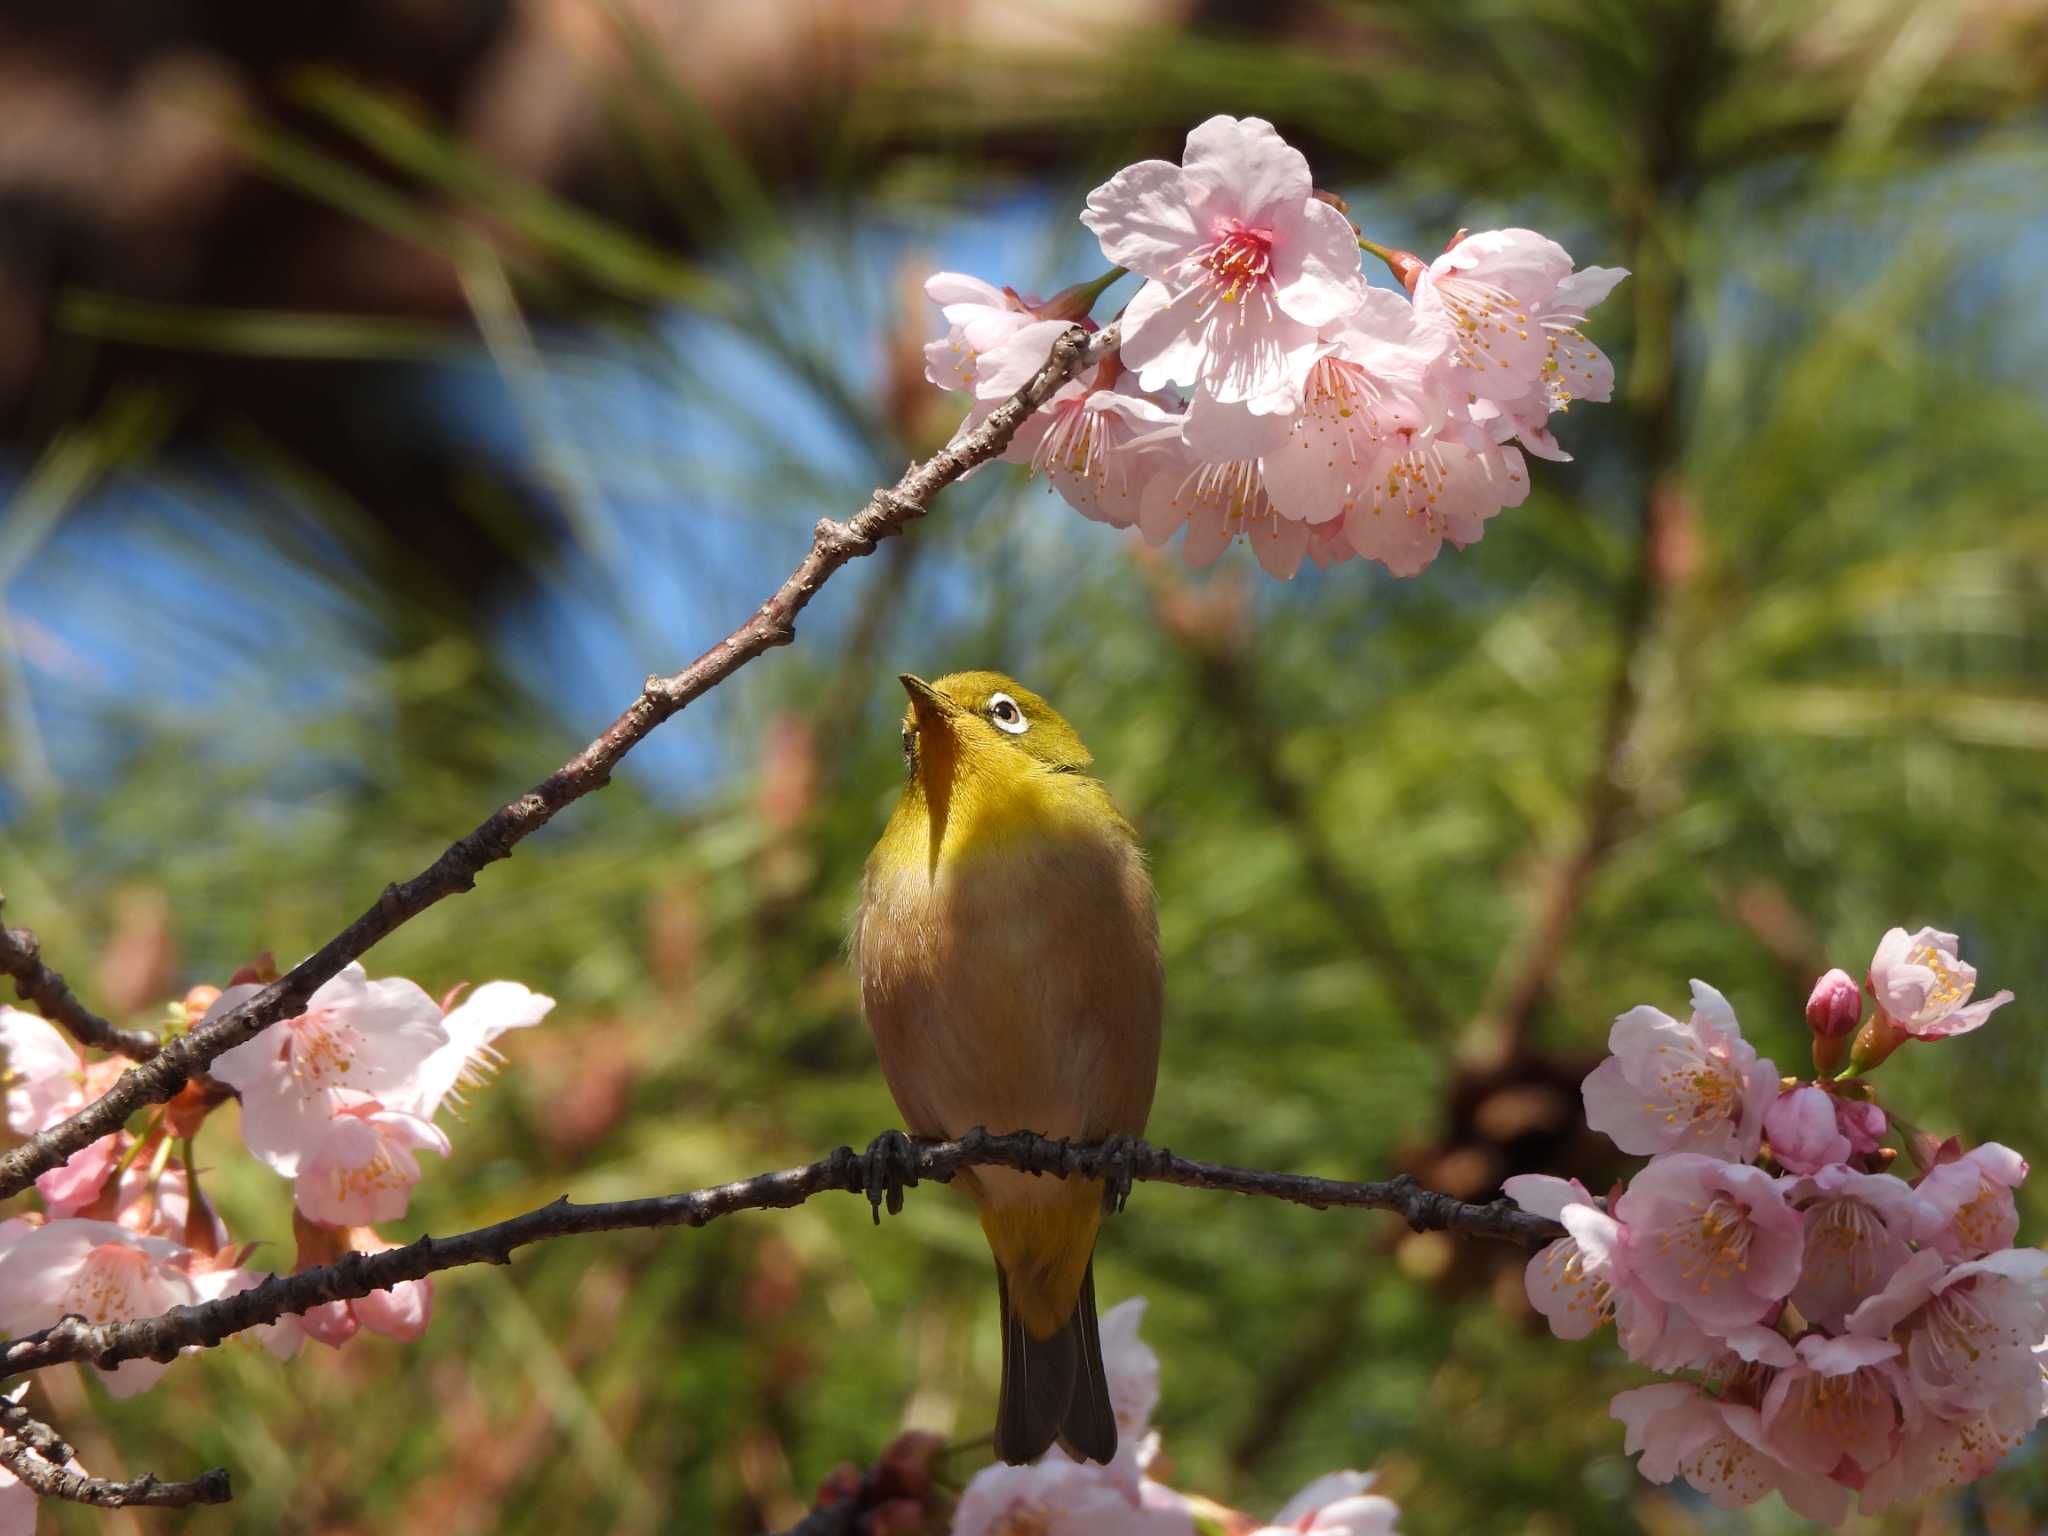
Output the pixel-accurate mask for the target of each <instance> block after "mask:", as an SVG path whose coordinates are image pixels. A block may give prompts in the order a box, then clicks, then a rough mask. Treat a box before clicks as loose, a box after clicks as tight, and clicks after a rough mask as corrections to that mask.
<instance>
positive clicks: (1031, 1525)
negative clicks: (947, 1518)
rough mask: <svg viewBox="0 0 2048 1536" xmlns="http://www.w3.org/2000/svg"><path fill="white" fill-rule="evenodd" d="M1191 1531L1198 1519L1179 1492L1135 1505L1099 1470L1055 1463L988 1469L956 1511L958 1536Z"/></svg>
mask: <svg viewBox="0 0 2048 1536" xmlns="http://www.w3.org/2000/svg"><path fill="white" fill-rule="evenodd" d="M1155 1486H1156V1485H1155ZM1160 1492H1161V1494H1166V1492H1167V1491H1166V1490H1161V1491H1160ZM1194 1531H1195V1520H1194V1516H1193V1515H1192V1514H1191V1513H1190V1512H1189V1510H1188V1507H1187V1503H1186V1501H1185V1500H1182V1499H1180V1498H1179V1497H1178V1496H1177V1495H1170V1496H1168V1497H1160V1496H1158V1495H1155V1496H1154V1500H1153V1502H1151V1503H1149V1504H1147V1503H1137V1502H1133V1501H1132V1500H1131V1499H1130V1497H1129V1496H1128V1495H1126V1494H1125V1493H1124V1491H1123V1490H1122V1489H1121V1488H1119V1487H1118V1486H1117V1485H1116V1484H1115V1483H1113V1482H1111V1481H1110V1480H1108V1479H1107V1478H1104V1477H1103V1476H1101V1475H1100V1469H1098V1468H1095V1467H1089V1466H1082V1465H1080V1464H1078V1463H1075V1462H1072V1461H1067V1460H1053V1459H1050V1458H1048V1459H1047V1460H1045V1461H1041V1462H1036V1463H1034V1464H1032V1465H1031V1466H1026V1467H1008V1466H1003V1465H1001V1464H997V1465H995V1466H991V1467H984V1468H983V1469H982V1470H981V1471H979V1472H977V1473H976V1474H975V1475H974V1478H973V1480H972V1481H971V1482H969V1483H968V1485H967V1487H966V1489H965V1491H964V1492H962V1493H961V1495H960V1502H959V1504H958V1506H957V1507H956V1508H955V1510H954V1512H953V1536H1194Z"/></svg>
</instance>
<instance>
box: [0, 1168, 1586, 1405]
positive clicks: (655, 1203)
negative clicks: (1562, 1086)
mask: <svg viewBox="0 0 2048 1536" xmlns="http://www.w3.org/2000/svg"><path fill="white" fill-rule="evenodd" d="M990 1165H992V1166H997V1167H1004V1168H1016V1169H1021V1170H1022V1171H1024V1172H1027V1173H1034V1174H1042V1175H1047V1176H1052V1177H1060V1178H1087V1179H1097V1178H1102V1179H1108V1180H1110V1181H1111V1182H1113V1183H1114V1182H1116V1181H1119V1180H1120V1179H1121V1178H1122V1177H1124V1176H1128V1178H1129V1179H1131V1180H1133V1181H1149V1182H1153V1183H1161V1184H1178V1185H1180V1186H1182V1187H1183V1188H1186V1189H1212V1190H1220V1191H1224V1192H1226V1193H1230V1194H1239V1195H1255V1196H1260V1197H1263V1198H1266V1199H1272V1200H1285V1201H1289V1202H1291V1203H1293V1204H1295V1205H1306V1206H1310V1207H1313V1208H1314V1209H1316V1210H1329V1209H1334V1208H1340V1207H1341V1208H1347V1209H1363V1210H1378V1211H1392V1212H1394V1213H1396V1214H1397V1215H1399V1216H1400V1217H1401V1219H1402V1220H1404V1221H1406V1222H1407V1223H1408V1225H1409V1226H1411V1227H1413V1228H1415V1230H1417V1231H1418V1232H1422V1231H1442V1232H1458V1233H1464V1234H1466V1235H1469V1236H1474V1237H1489V1238H1496V1239H1499V1240H1502V1241H1505V1242H1510V1243H1515V1244H1518V1245H1520V1246H1522V1247H1524V1248H1538V1247H1541V1246H1542V1245H1543V1244H1545V1243H1548V1242H1550V1241H1552V1240H1553V1239H1555V1238H1558V1237H1561V1236H1563V1235H1564V1229H1563V1228H1562V1227H1560V1226H1558V1225H1557V1224H1556V1223H1555V1222H1551V1221H1547V1220H1545V1219H1544V1218H1542V1217H1539V1216H1532V1215H1530V1214H1529V1213H1528V1212H1526V1211H1523V1210H1521V1209H1519V1208H1518V1207H1516V1206H1515V1205H1514V1204H1512V1203H1511V1202H1509V1201H1506V1200H1495V1201H1492V1202H1491V1203H1489V1204H1486V1205H1475V1204H1471V1203H1468V1202H1466V1201H1462V1200H1453V1199H1452V1198H1451V1197H1450V1196H1448V1195H1443V1194H1438V1193H1437V1192H1435V1191H1434V1190H1428V1189H1424V1188H1423V1187H1422V1186H1421V1185H1420V1184H1418V1183H1416V1182H1415V1180H1414V1179H1412V1178H1409V1177H1407V1176H1406V1175H1403V1176H1401V1177H1399V1178H1393V1179H1381V1180H1373V1181H1369V1182H1362V1183H1360V1182H1352V1181H1348V1180H1344V1179H1323V1178H1316V1177H1313V1176H1310V1175H1307V1174H1298V1173H1269V1172H1266V1171H1264V1170H1261V1169H1254V1168H1233V1167H1228V1166H1226V1165H1224V1164H1221V1163H1206V1162H1198V1161H1196V1160H1194V1159H1192V1158H1185V1157H1178V1156H1175V1155H1174V1154H1173V1153H1172V1152H1170V1151H1168V1150H1167V1149H1166V1148H1164V1147H1155V1146H1151V1145H1149V1144H1147V1143H1145V1142H1142V1141H1131V1142H1127V1143H1122V1144H1113V1145H1108V1146H1105V1145H1102V1144H1091V1145H1088V1146H1075V1145H1073V1144H1071V1143H1069V1142H1065V1141H1051V1140H1048V1139H1047V1138H1045V1137H1043V1136H1037V1135H1034V1134H1033V1133H1031V1132H1029V1131H1016V1132H1012V1133H1009V1134H1007V1135H1001V1136H997V1135H992V1134H990V1133H988V1132H986V1131H981V1130H974V1131H970V1132H968V1133H967V1134H966V1135H965V1136H962V1137H960V1138H959V1139H958V1140H955V1141H911V1140H907V1139H905V1138H902V1137H897V1136H889V1137H883V1138H881V1139H880V1140H878V1141H877V1142H876V1144H875V1145H874V1146H873V1147H871V1148H869V1150H868V1151H867V1152H865V1153H858V1154H857V1153H855V1152H854V1151H853V1150H852V1149H851V1148H849V1147H841V1148H839V1149H838V1150H837V1151H835V1152H833V1153H832V1154H831V1155H830V1156H829V1157H824V1158H820V1159H819V1160H818V1161H816V1162H814V1163H806V1164H804V1165H802V1166H801V1167H796V1168H784V1169H781V1170H779V1171H777V1172H774V1173H762V1174H757V1175H755V1176H754V1177H753V1178H750V1179H741V1180H739V1181H738V1182H736V1183H732V1184H720V1185H716V1186H714V1187H712V1188H710V1189H699V1190H694V1191H691V1192H689V1193H687V1194H675V1195H654V1196H648V1197H646V1198H643V1199H638V1200H612V1201H603V1202H598V1203H594V1204H589V1205H578V1204H576V1203H575V1202H573V1201H571V1200H570V1199H569V1198H568V1197H567V1196H564V1197H563V1198H561V1199H559V1200H556V1201H554V1202H553V1203H552V1204H549V1205H544V1206H542V1207H540V1208H539V1209H538V1210H532V1211H527V1212H525V1213H524V1214H523V1215H519V1216H514V1217H512V1218H510V1219H509V1220H506V1221H501V1222H497V1223H495V1224H493V1225H491V1226H488V1227H479V1228H477V1229H476V1230H475V1231H472V1232H463V1233H460V1234H458V1235H456V1236H454V1237H422V1238H420V1239H419V1240H418V1241H417V1242H414V1243H410V1244H408V1245H406V1246H405V1247H403V1248H392V1249H387V1250H386V1251H384V1252H382V1253H375V1254H364V1253H350V1254H345V1255H343V1256H342V1257H341V1258H340V1259H338V1260H337V1261H336V1262H334V1263H332V1264H324V1265H320V1266H317V1267H315V1268H312V1269H305V1270H301V1271H300V1272H299V1273H297V1274H295V1275H273V1276H272V1277H271V1278H270V1279H268V1280H266V1281H264V1282H263V1283H262V1284H260V1285H257V1286H252V1287H251V1288H250V1289H248V1290H246V1291H240V1292H237V1293H236V1294H234V1295H232V1296H224V1297H222V1298H220V1299H219V1300H217V1301H209V1302H205V1303H202V1304H200V1305H198V1306H190V1307H173V1308H172V1309H171V1310H170V1311H168V1312H165V1313H163V1314H161V1315H159V1316H157V1317H149V1318H138V1319H135V1320H132V1321H128V1322H114V1323H89V1322H87V1321H86V1320H85V1319H84V1318H83V1317H80V1316H77V1315H76V1314H74V1315H72V1316H70V1317H66V1318H64V1319H63V1320H62V1321H61V1322H58V1323H55V1324H53V1325H52V1326H50V1327H48V1328H45V1329H43V1330H42V1331H41V1332H39V1333H32V1334H28V1335H25V1336H24V1337H22V1338H19V1339H15V1340H13V1341H11V1342H10V1343H8V1344H6V1345H5V1346H4V1347H0V1376H12V1375H17V1374H19V1373H21V1372H23V1371H34V1370H41V1369H43V1368H44V1367H46V1366H52V1365H61V1364H64V1363H65V1362H67V1361H79V1362H83V1363H86V1364H90V1365H96V1366H100V1367H103V1368H106V1367H112V1366H115V1365H118V1364H119V1363H120V1362H121V1361H123V1360H137V1359H148V1360H159V1361H168V1360H172V1359H175V1358H176V1357H177V1355H178V1354H179V1352H180V1351H181V1350H186V1349H195V1348H196V1349H205V1348H210V1347H212V1346H213V1345H216V1344H219V1343H220V1342H221V1341H222V1340H224V1339H227V1338H229V1337H231V1336H232V1335H234V1334H237V1333H241V1332H244V1331H246V1330H247V1329H250V1328H255V1327H259V1326H261V1325H262V1324H265V1323H272V1322H275V1321H277V1319H278V1318H280V1317H283V1316H285V1315H287V1314H289V1313H295V1312H303V1311H305V1310H306V1309H307V1308H309V1307H315V1306H319V1305H320V1304H322V1303H323V1302H329V1301H347V1300H353V1299H354V1298H356V1297H358V1296H367V1295H368V1294H369V1293H370V1292H372V1291H379V1290H384V1289H386V1288H388V1287H390V1286H393V1285H396V1284H398V1283H399V1282H400V1281H404V1280H418V1279H422V1278H424V1277H425V1276H427V1275H431V1274H435V1273H438V1272H439V1271H441V1270H446V1269H455V1268H458V1267H460V1266H463V1265H467V1264H507V1263H510V1262H511V1259H512V1255H513V1253H514V1252H515V1251H516V1250H518V1249H520V1248H524V1247H526V1246H527V1245H528V1244H531V1243H538V1242H544V1241H546V1240H548V1239H550V1238H557V1237H569V1236H573V1235H577V1234H581V1233H589V1232H617V1231H624V1230H628V1229H633V1228H648V1227H701V1226H704V1225H706V1224H708V1223H710V1222H713V1221H716V1220H717V1219H718V1218H720V1217H721V1216H730V1215H731V1214H733V1213H734V1212H735V1211H747V1210H771V1209H777V1208H782V1207H788V1206H794V1205H801V1204H802V1203H803V1202H804V1201H806V1200H808V1199H810V1198H811V1197H812V1196H813V1195H820V1194H825V1193H828V1192H834V1191H837V1192H842V1193H853V1194H862V1195H866V1196H868V1198H869V1199H870V1200H871V1201H873V1202H875V1205H876V1210H877V1216H878V1217H879V1212H880V1206H881V1203H882V1200H883V1197H884V1195H885V1194H886V1195H887V1196H888V1203H889V1206H890V1208H891V1209H892V1210H894V1209H896V1208H897V1207H898V1205H899V1204H900V1198H899V1194H898V1191H899V1190H900V1189H901V1188H902V1187H905V1186H910V1185H915V1184H917V1183H918V1182H920V1181H922V1180H927V1179H929V1180H936V1181H938V1182H941V1183H943V1182H946V1181H949V1180H951V1179H952V1178H953V1177H954V1176H955V1175H956V1174H958V1173H959V1172H960V1171H961V1170H962V1169H963V1168H974V1167H981V1166H990Z"/></svg>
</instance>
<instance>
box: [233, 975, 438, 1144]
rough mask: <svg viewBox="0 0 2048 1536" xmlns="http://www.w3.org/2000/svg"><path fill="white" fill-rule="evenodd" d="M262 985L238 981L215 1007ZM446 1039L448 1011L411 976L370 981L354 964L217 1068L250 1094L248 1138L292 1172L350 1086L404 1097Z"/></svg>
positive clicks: (245, 1104)
mask: <svg viewBox="0 0 2048 1536" xmlns="http://www.w3.org/2000/svg"><path fill="white" fill-rule="evenodd" d="M257 990H259V989H258V988H257V987H255V986H253V985H251V986H243V987H230V988H228V990H227V991H225V992H223V993H222V994H221V995H220V997H219V999H218V1000H217V1001H215V1003H214V1005H213V1006H212V1007H211V1008H210V1009H208V1010H207V1015H206V1016H207V1018H208V1019H213V1018H217V1017H218V1016H219V1015H221V1014H222V1013H224V1012H226V1011H227V1010H228V1009H230V1008H234V1007H237V1006H239V1005H240V1004H241V1003H242V1002H244V1001H245V1000H246V999H247V998H248V997H250V996H252V995H254V993H255V992H256V991H257ZM447 1044H448V1031H447V1029H446V1028H445V1027H444V1026H443V1024H442V1021H441V1010H440V1008H439V1007H437V1006H436V1005H435V1003H434V1000H433V999H432V998H430V997H428V996H427V994H426V993H425V992H422V991H421V990H420V989H419V987H418V986H416V985H415V984H413V983H412V982H410V981H407V980H405V979H404V978H403V977H398V976H392V977H386V978H384V979H383V980H379V981H371V980H370V979H369V978H368V977H367V976H366V975H365V974H364V973H363V968H362V966H360V965H358V964H355V963H353V962H351V963H350V964H349V965H347V966H346V967H344V968H343V969H342V971H341V972H340V973H339V974H338V975H336V976H335V977H333V978H332V979H331V980H330V981H328V982H327V983H326V984H325V985H323V986H322V987H321V988H320V989H319V990H318V991H317V992H315V993H314V994H313V995H312V997H311V998H310V999H308V1001H307V1004H306V1011H305V1012H304V1013H302V1014H300V1015H299V1016H298V1017H296V1018H291V1019H284V1020H281V1021H280V1022H278V1023H276V1024H273V1025H271V1026H270V1027H269V1028H268V1029H265V1030H264V1031H262V1032H261V1033H260V1034H258V1035H257V1036H256V1037H255V1038H254V1039H253V1040H248V1041H245V1042H243V1043H242V1044H241V1045H238V1046H235V1047H234V1048H233V1049H232V1050H228V1051H223V1052H222V1053H221V1054H220V1055H219V1056H218V1057H216V1058H215V1059H214V1063H213V1075H214V1076H215V1077H217V1078H219V1079H220V1080H221V1081H222V1082H224V1083H226V1084H228V1085H229V1086H230V1087H232V1088H234V1089H235V1090H236V1091H237V1092H238V1093H240V1095H241V1099H242V1140H243V1142H244V1143H246V1144H247V1146H248V1148H249V1150H250V1151H251V1152H254V1153H255V1154H256V1155H257V1157H259V1158H261V1159H262V1160H263V1161H264V1162H266V1163H268V1164H269V1165H270V1166H271V1168H273V1169H274V1170H276V1171H277V1172H278V1173H281V1174H283V1175H284V1176H285V1177H286V1178H292V1177H294V1176H296V1175H297V1173H298V1171H299V1163H300V1160H301V1158H302V1157H303V1156H304V1155H305V1154H306V1152H307V1151H308V1150H310V1149H311V1148H312V1147H314V1146H317V1145H319V1144H320V1143H321V1141H322V1139H323V1138H324V1137H325V1135H326V1133H327V1128H328V1123H329V1121H330V1120H332V1118H333V1115H334V1110H335V1107H336V1105H335V1094H336V1093H337V1092H338V1091H340V1090H343V1089H347V1090H350V1091H353V1092H357V1093H366V1094H370V1095H378V1094H382V1093H389V1094H391V1095H392V1097H393V1099H394V1100H404V1099H406V1098H408V1097H409V1096H411V1095H413V1094H415V1093H416V1092H417V1085H416V1082H415V1078H416V1075H417V1073H418V1072H419V1070H420V1068H421V1067H422V1065H423V1064H424V1063H425V1062H426V1061H427V1060H428V1059H429V1058H430V1057H432V1056H433V1055H434V1053H435V1052H436V1051H438V1050H439V1049H441V1048H442V1047H443V1046H445V1045H447Z"/></svg>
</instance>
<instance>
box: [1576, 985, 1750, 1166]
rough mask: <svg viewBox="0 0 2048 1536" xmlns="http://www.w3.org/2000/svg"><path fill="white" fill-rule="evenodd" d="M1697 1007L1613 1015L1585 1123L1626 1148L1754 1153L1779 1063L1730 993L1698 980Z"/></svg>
mask: <svg viewBox="0 0 2048 1536" xmlns="http://www.w3.org/2000/svg"><path fill="white" fill-rule="evenodd" d="M1692 1009H1693V1011H1692V1017H1691V1018H1690V1019H1689V1020H1687V1021H1686V1022H1685V1023H1683V1024H1681V1023H1679V1022H1678V1021H1677V1020H1676V1019H1674V1018H1671V1017H1670V1016H1669V1015H1667V1014H1665V1013H1662V1012H1660V1011H1659V1010H1657V1009H1655V1008H1650V1007H1641V1008H1631V1009H1630V1010H1629V1011H1628V1012H1627V1013H1624V1014H1623V1015H1621V1017H1620V1018H1618V1019H1616V1020H1615V1021H1614V1028H1613V1029H1612V1030H1611V1031H1610V1032H1609V1034H1608V1038H1607V1048H1608V1049H1609V1050H1610V1051H1612V1052H1613V1053H1614V1054H1613V1055H1611V1056H1609V1057H1608V1058H1607V1059H1606V1060H1605V1061H1603V1062H1601V1063H1600V1065H1599V1066H1597V1067H1595V1068H1594V1069H1593V1072H1592V1074H1591V1075H1590V1076H1589V1077H1587V1079H1586V1084H1585V1100H1586V1123H1587V1124H1588V1125H1590V1126H1591V1127H1592V1128H1593V1129H1594V1130H1596V1131H1600V1132H1602V1133H1603V1134H1605V1135H1606V1136H1608V1137H1609V1138H1610V1139H1611V1140H1612V1141H1613V1142H1614V1144H1615V1145H1616V1146H1617V1147H1619V1148H1621V1150H1622V1151H1624V1152H1635V1153H1657V1152H1673V1151H1685V1152H1704V1153H1707V1154H1710V1155H1712V1156H1715V1157H1735V1158H1745V1159H1746V1158H1751V1157H1754V1156H1755V1155H1756V1150H1757V1147H1758V1145H1759V1144H1760V1143H1761V1141H1762V1140H1763V1118H1764V1110H1765V1108H1766V1106H1767V1105H1769V1103H1770V1101H1771V1099H1772V1098H1773V1097H1774V1096H1775V1095H1776V1093H1777V1091H1778V1069H1777V1068H1776V1067H1775V1066H1773V1065H1772V1064H1771V1063H1770V1062H1769V1061H1768V1060H1767V1059H1762V1058H1759V1057H1758V1055H1757V1053H1756V1051H1755V1049H1754V1048H1752V1047H1751V1046H1750V1044H1749V1043H1748V1042H1747V1041H1746V1040H1744V1039H1743V1038H1742V1030H1741V1028H1740V1026H1739V1025H1737V1023H1736V1022H1735V1010H1734V1009H1732V1008H1730V1007H1729V1006H1728V1000H1727V999H1726V998H1724V997H1723V996H1722V995H1721V994H1720V993H1719V992H1716V991H1715V990H1714V989H1713V988H1712V987H1710V986H1708V985H1707V984H1706V983H1705V982H1703V981H1695V982H1694V983H1693V984H1692Z"/></svg>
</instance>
